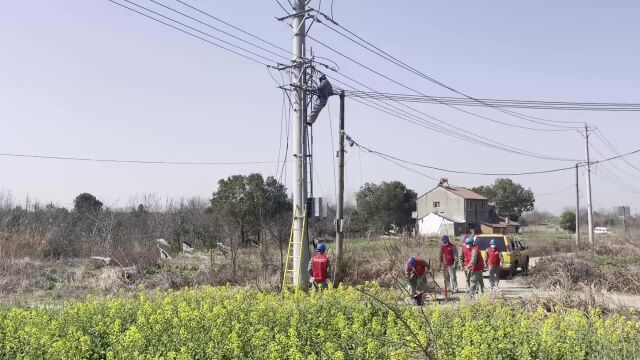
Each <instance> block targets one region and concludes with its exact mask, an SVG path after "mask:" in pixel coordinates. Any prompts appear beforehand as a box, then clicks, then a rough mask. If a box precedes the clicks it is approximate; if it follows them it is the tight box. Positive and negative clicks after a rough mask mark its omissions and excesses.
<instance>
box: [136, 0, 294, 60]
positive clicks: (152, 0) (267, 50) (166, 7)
mask: <svg viewBox="0 0 640 360" xmlns="http://www.w3.org/2000/svg"><path fill="white" fill-rule="evenodd" d="M124 1H127V2H130V1H129V0H124ZM149 1H151V2H152V3H154V4H157V5H159V6H162V7H163V8H165V9H167V10H170V11H172V12H174V13H176V14H180V15H182V16H184V17H186V18H188V19H191V20H193V21H195V22H198V23H200V24H202V25H204V26H206V27H208V28H211V29H213V30H216V31H218V32H221V33H223V34H225V35H227V36H230V37H232V38H234V39H236V40H240V41H242V42H243V43H245V44H248V45H251V46H254V47H256V48H258V49H260V50H262V51H265V52H268V53H269V54H272V55H275V56H278V57H280V58H283V59H285V60H287V61H288V60H289V59H288V58H287V57H285V56H283V55H281V54H278V53H276V52H274V51H271V50H269V49H265V48H264V47H262V46H260V45H256V44H254V43H252V42H251V41H247V40H245V39H243V38H241V37H238V36H236V35H233V34H231V33H229V32H227V31H224V30H221V29H219V28H217V27H215V26H213V25H211V24H208V23H206V22H204V21H201V20H198V19H196V18H194V17H193V16H190V15H188V14H185V13H183V12H181V11H178V10H176V9H174V8H172V7H170V6H167V5H165V4H162V3H160V2H158V1H156V0H149ZM176 1H177V0H176ZM262 41H265V40H262ZM267 43H268V44H270V43H269V42H267ZM282 50H284V49H282ZM287 53H288V54H290V52H288V51H287Z"/></svg>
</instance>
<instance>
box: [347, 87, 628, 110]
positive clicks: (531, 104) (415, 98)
mask: <svg viewBox="0 0 640 360" xmlns="http://www.w3.org/2000/svg"><path fill="white" fill-rule="evenodd" d="M382 94H383V95H384V96H381V95H379V94H378V93H376V92H365V91H348V92H347V95H348V96H350V97H360V98H368V99H378V100H386V99H393V100H397V101H403V102H414V103H423V104H443V103H446V104H456V105H460V106H476V107H477V106H484V105H482V104H479V103H477V102H475V101H471V100H468V99H466V98H462V97H449V96H433V95H427V96H422V95H411V94H397V93H382ZM480 100H482V102H483V103H490V104H492V106H495V107H510V108H526V109H538V110H579V111H640V104H637V103H586V102H562V101H541V100H513V99H486V98H482V99H480Z"/></svg>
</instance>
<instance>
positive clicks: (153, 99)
mask: <svg viewBox="0 0 640 360" xmlns="http://www.w3.org/2000/svg"><path fill="white" fill-rule="evenodd" d="M135 1H136V2H138V3H139V4H141V5H144V6H147V7H153V9H157V10H158V11H160V10H159V9H161V8H160V7H158V6H157V5H154V4H153V3H151V2H150V1H148V0H135ZM157 1H159V2H162V3H165V4H167V5H169V6H171V7H175V8H176V9H180V10H181V11H190V12H189V14H191V15H192V16H194V17H197V18H198V19H200V20H201V21H203V22H211V24H213V25H215V26H220V27H221V28H224V29H225V30H228V31H232V30H231V29H229V28H226V27H224V26H223V25H221V24H219V23H215V22H212V20H211V19H209V18H207V17H205V16H203V15H201V14H200V15H197V14H196V13H195V12H193V11H192V10H189V9H188V8H186V7H184V6H182V5H181V4H179V3H178V2H176V1H170V0H157ZM185 1H186V2H188V3H189V4H192V5H193V6H196V7H198V8H200V9H202V10H204V11H207V12H209V13H211V14H213V15H215V16H216V17H219V18H220V19H223V20H225V21H227V22H229V23H232V24H234V25H236V26H238V27H241V28H242V29H244V30H246V31H248V32H251V33H253V34H256V35H258V36H260V37H261V38H263V39H266V40H268V41H270V42H272V43H274V44H276V45H278V46H280V47H283V48H286V49H290V48H291V43H292V33H291V29H290V27H289V26H288V25H287V24H286V22H279V21H277V20H276V19H275V17H278V16H283V15H284V11H283V10H282V9H281V8H280V7H279V6H278V4H277V3H276V1H275V0H273V1H270V0H261V1H256V0H253V1H252V0H249V1H243V2H240V1H221V0H215V1H213V0H212V1H195V0H193V1H192V0H185ZM121 2H125V0H122V1H121ZM281 2H282V3H283V4H286V3H287V2H286V1H281ZM331 2H332V1H330V0H324V1H322V2H321V3H320V2H319V0H311V4H310V6H312V7H314V8H316V9H317V8H320V9H321V10H322V11H323V12H327V13H330V12H331ZM3 5H4V6H3V10H2V11H1V12H0V44H2V54H3V55H2V56H0V69H2V71H0V133H2V135H3V136H2V141H1V142H0V153H3V154H7V153H11V154H30V155H46V156H61V157H86V158H99V159H126V160H149V161H184V162H252V161H259V162H263V161H264V162H269V163H265V164H250V165H209V166H196V165H160V164H114V163H94V162H78V161H64V160H52V159H32V158H21V157H8V156H0V169H1V170H0V192H2V193H3V194H5V195H6V194H11V196H12V197H13V199H14V200H15V201H16V202H24V201H25V199H26V198H27V197H28V198H29V199H30V201H40V202H42V203H48V202H54V203H56V204H58V205H60V206H72V202H73V198H74V197H75V196H76V195H78V194H79V193H82V192H90V193H92V194H94V195H96V196H97V197H98V198H99V199H101V200H102V201H103V202H104V203H105V204H107V205H108V206H113V207H122V206H127V205H129V204H131V203H133V202H136V201H138V199H140V198H142V197H143V196H144V195H145V194H155V195H156V196H159V197H162V198H170V199H180V198H190V197H194V196H195V197H201V198H209V197H211V194H212V192H214V191H215V190H216V186H217V182H218V180H219V179H221V178H226V177H228V176H231V175H234V174H249V173H252V172H260V173H262V174H263V175H265V176H278V177H280V176H281V177H282V180H283V181H285V183H286V185H287V186H288V187H291V180H292V179H291V173H292V170H291V167H292V164H287V165H286V167H285V168H286V172H285V174H282V173H281V172H279V171H278V169H279V168H280V167H281V166H280V165H279V164H277V163H275V162H277V161H282V160H283V158H284V149H285V148H286V139H285V138H286V131H282V129H283V125H282V124H283V94H282V91H281V90H279V89H278V88H277V87H278V86H279V84H278V83H280V82H282V80H281V77H280V75H279V74H278V73H277V72H276V71H275V70H272V71H271V74H270V73H269V72H268V70H267V69H266V67H265V66H263V65H259V64H256V63H254V62H251V61H248V60H246V59H244V58H242V57H239V56H238V55H236V54H232V53H230V52H227V51H225V50H223V49H220V48H218V47H215V46H212V45H210V44H208V43H205V42H203V41H201V40H198V39H195V38H193V37H190V36H188V35H185V34H184V33H181V32H178V31H176V30H174V29H171V28H168V27H166V26H165V25H162V24H159V23H157V22H154V21H151V20H149V19H147V18H144V17H142V16H140V15H138V14H135V13H133V12H131V11H128V10H126V9H124V8H122V7H119V6H117V5H114V4H113V3H112V2H109V1H106V0H95V1H84V0H60V1H44V0H33V1H18V0H8V1H5V2H4V3H3ZM129 6H132V5H129ZM332 7H333V17H334V19H335V20H336V21H337V22H339V23H340V24H341V25H343V26H344V27H346V28H348V29H350V30H351V31H353V32H354V33H357V34H358V35H360V36H362V37H363V38H365V39H367V40H369V41H370V42H372V43H374V44H375V45H377V46H379V47H380V48H382V49H383V50H385V51H386V52H388V53H390V54H392V55H394V56H395V57H397V58H399V59H401V60H402V61H404V62H406V63H408V64H410V65H411V66H413V67H415V68H417V69H419V70H420V71H422V72H423V73H426V74H428V75H429V76H431V77H433V78H436V79H438V80H439V81H441V82H443V83H445V84H447V85H449V86H451V87H454V88H456V89H458V90H461V91H463V92H465V93H466V94H469V95H472V96H475V97H484V98H513V99H532V100H554V101H594V102H595V101H598V102H640V99H639V98H638V94H639V93H640V92H639V91H638V90H640V89H639V87H640V85H639V84H640V71H639V70H638V65H637V64H640V51H639V50H638V47H637V46H636V45H637V44H638V43H640V22H638V21H637V14H638V13H640V3H638V2H637V1H631V0H625V1H617V2H602V1H595V0H590V1H578V0H570V1H551V0H539V1H500V2H498V1H489V2H486V1H485V2H477V1H473V2H472V1H467V2H450V1H440V2H426V1H402V2H398V1H374V0H368V1H365V0H350V1H344V0H334V1H333V6H332ZM163 13H164V14H167V15H169V14H170V13H169V12H168V11H167V10H163ZM172 16H175V17H178V16H177V15H175V14H173V15H172ZM194 26H197V28H198V29H201V30H202V31H208V32H211V33H214V31H213V30H211V29H209V28H207V27H205V26H204V25H201V24H198V25H194ZM234 34H238V33H235V32H234ZM309 34H310V35H311V36H313V37H314V38H316V39H317V40H320V41H321V42H323V43H326V44H328V45H330V46H331V47H332V48H334V49H335V50H337V51H338V53H336V52H333V51H331V50H330V49H328V48H326V47H324V46H322V45H321V44H319V43H317V42H315V41H313V40H311V39H309V40H308V43H307V48H308V50H309V51H311V50H313V53H314V55H316V56H318V59H320V57H323V58H327V60H322V61H325V62H329V61H332V62H335V63H336V64H337V65H338V66H339V68H340V72H341V73H344V74H348V75H349V76H351V77H353V78H355V79H357V80H359V81H361V82H362V83H364V84H365V85H367V86H370V87H372V88H375V89H376V90H378V91H383V92H395V93H411V91H409V90H407V89H406V88H403V87H401V86H399V85H397V84H395V83H393V82H390V81H388V80H386V79H384V78H382V77H380V76H379V75H376V74H374V73H372V72H370V71H368V70H366V69H364V68H362V67H360V66H359V65H356V64H355V63H353V62H351V61H350V60H348V59H347V58H345V57H343V56H342V55H347V56H348V57H350V58H352V59H354V60H357V61H359V62H362V63H363V64H365V65H367V66H369V67H371V68H373V69H375V70H376V71H378V72H380V73H382V74H385V75H386V76H388V77H391V78H393V79H394V80H396V81H397V82H400V83H402V84H406V86H408V87H411V88H412V89H416V90H418V91H420V92H422V93H425V94H428V95H440V96H454V95H455V94H453V93H451V92H450V91H448V90H446V89H444V88H441V87H438V86H436V85H434V84H432V83H430V82H428V81H426V80H424V79H422V78H420V77H418V76H415V75H414V74H411V73H409V72H407V71H405V70H403V69H401V68H399V67H396V66H395V65H393V64H391V63H389V62H387V61H385V60H383V59H381V58H378V57H376V56H374V55H372V54H371V53H369V52H367V51H366V50H364V49H362V48H359V47H358V46H357V45H355V44H353V43H351V42H348V41H346V40H345V39H344V38H341V37H340V36H339V35H337V34H336V33H333V32H332V31H330V30H329V29H328V28H327V27H325V26H324V25H321V24H315V25H313V27H312V28H311V29H310V31H309ZM238 35H242V34H238ZM219 36H220V37H221V38H222V37H224V35H219ZM224 38H225V39H228V38H226V37H224ZM229 41H232V42H234V43H238V42H237V41H235V40H233V39H229ZM253 41H255V40H253ZM262 45H264V44H262ZM254 50H256V49H254ZM257 51H260V50H257ZM261 53H262V52H261ZM266 55H268V57H270V58H275V59H276V60H277V58H276V57H275V56H271V55H270V54H266ZM285 57H286V54H285ZM280 61H284V60H280ZM327 75H328V76H329V78H330V79H331V80H333V78H332V75H333V74H332V73H331V72H327ZM272 76H273V77H272ZM334 84H335V82H334ZM410 106H412V107H415V108H416V109H418V110H419V111H421V112H423V113H425V114H428V115H429V116H433V117H436V118H437V119H439V120H441V121H443V122H444V123H446V124H450V125H453V126H457V127H459V128H461V129H464V130H465V131H466V132H467V133H468V134H469V135H470V136H472V137H474V138H475V137H484V138H488V139H490V140H491V141H493V142H495V143H496V144H500V145H508V146H514V147H518V148H521V149H525V150H527V151H529V152H535V153H539V154H545V155H549V156H553V157H563V158H569V159H580V160H582V161H583V160H584V158H585V141H584V138H583V136H582V135H581V134H580V133H578V131H574V130H571V131H562V132H548V131H544V132H543V131H533V130H526V129H520V128H515V127H510V126H505V125H500V124H497V123H494V122H490V121H487V120H484V119H480V118H478V117H474V116H470V115H468V114H466V113H463V112H460V111H457V110H455V109H451V108H447V107H444V106H442V105H428V104H410ZM466 110H468V111H472V112H474V113H476V114H479V115H482V116H485V117H490V118H492V119H495V120H499V121H503V122H508V123H511V124H516V125H520V126H529V127H542V126H540V125H539V124H535V123H532V122H528V121H524V120H522V119H518V118H515V117H511V116H508V115H506V114H504V113H501V112H498V111H496V110H495V109H487V108H485V109H482V108H477V107H474V108H466ZM522 112H523V113H526V114H527V115H531V116H536V117H541V118H545V119H552V120H557V121H579V122H587V123H588V124H589V125H590V126H594V127H597V129H598V131H599V132H600V133H601V134H603V135H604V136H605V137H606V138H607V139H608V140H609V141H610V142H611V143H612V144H613V146H614V147H615V148H616V149H617V151H619V152H620V153H625V152H629V151H632V150H636V149H638V148H640V141H638V140H637V138H638V135H637V134H638V133H639V132H640V122H639V120H640V114H639V113H595V112H579V111H531V110H522ZM285 113H286V111H285ZM337 120H338V99H337V97H333V98H331V99H330V101H329V106H328V107H327V108H325V110H324V111H323V113H322V114H321V116H320V119H319V120H318V122H317V123H316V125H314V163H315V171H314V184H315V189H314V192H315V195H316V196H323V197H326V198H328V199H329V201H330V202H331V201H333V199H335V186H334V184H335V183H334V160H335V158H334V155H335V144H337V138H336V131H337V130H336V129H337ZM285 123H286V121H285ZM345 123H346V131H347V133H349V134H350V135H351V136H352V137H353V138H354V139H355V140H356V141H358V142H359V143H361V144H363V145H365V146H367V147H370V148H373V149H375V150H378V151H381V152H383V153H386V154H389V155H393V156H396V157H399V158H402V159H406V160H409V161H412V162H416V163H420V164H425V165H430V166H435V167H441V168H447V169H455V170H468V171H472V172H492V173H494V172H499V173H504V172H509V173H511V172H523V171H536V170H545V169H551V168H560V167H567V166H573V165H574V164H575V161H556V160H546V159H535V158H531V157H526V156H522V155H518V154H513V153H508V152H504V151H500V150H495V149H490V148H486V147H483V146H481V145H478V144H477V143H473V142H465V141H462V140H458V139H455V138H452V137H449V136H447V135H444V134H441V133H437V132H434V131H432V130H429V129H426V128H424V127H419V126H416V125H414V124H411V123H408V122H405V121H403V120H400V119H398V118H395V117H393V116H389V115H388V114H384V113H382V112H379V111H375V110H373V109H370V108H368V107H365V106H363V105H361V104H359V103H357V102H355V101H353V100H351V99H349V98H347V101H346V111H345ZM284 128H286V126H285V127H284ZM546 128H547V129H549V127H546ZM332 130H333V132H331V131H332ZM281 133H284V136H283V135H281ZM332 139H333V142H334V144H333V145H332ZM591 143H592V145H593V146H592V147H591V155H592V159H594V160H597V159H602V158H606V157H610V156H613V153H612V151H611V150H609V149H608V148H607V147H606V146H605V145H604V144H603V143H602V142H601V141H600V140H599V138H597V137H592V138H591ZM291 150H292V148H291V147H289V154H288V157H287V160H290V159H291ZM279 152H280V156H279ZM346 159H347V160H346V161H347V162H346V170H345V171H346V192H347V199H353V194H354V193H355V192H356V191H357V190H358V188H359V187H360V186H361V185H362V184H364V183H366V182H374V183H379V182H381V181H391V180H399V181H402V182H403V183H405V184H406V185H407V186H408V187H409V188H411V189H414V190H415V191H416V192H417V193H418V194H422V193H424V192H426V191H428V190H430V189H431V188H433V187H434V186H435V185H436V183H437V182H436V181H435V180H433V179H430V178H427V177H425V176H423V175H421V174H418V173H416V172H412V171H409V170H407V169H405V168H402V167H399V166H397V165H395V164H393V163H390V162H388V161H386V160H383V159H380V158H378V157H376V156H374V155H372V154H369V153H367V152H364V151H359V150H358V149H357V148H355V147H354V148H349V149H348V153H347V155H346ZM628 161H629V162H631V163H632V164H633V165H635V166H637V167H640V155H636V156H630V157H628ZM414 170H418V171H420V172H422V173H423V174H426V175H428V176H430V177H433V178H441V177H447V178H448V179H449V182H450V183H451V184H454V185H458V186H465V187H473V186H477V185H486V184H490V183H492V182H493V181H494V180H495V178H496V177H495V176H477V175H460V174H453V173H445V172H440V171H436V170H430V169H419V168H414ZM639 177H640V171H639V170H637V169H635V168H633V167H631V166H630V165H628V164H627V163H625V162H623V161H620V160H618V161H613V162H610V163H607V164H604V163H603V164H598V165H595V166H594V167H593V171H592V183H593V190H592V193H593V206H594V209H595V210H598V209H610V208H612V207H614V206H618V205H628V206H631V208H632V213H637V212H638V209H640V184H638V181H637V180H638V178H639ZM512 178H513V179H514V180H515V181H517V182H519V183H520V184H522V185H523V186H524V187H526V188H530V189H532V190H533V191H534V193H535V194H536V195H537V196H536V208H537V209H539V210H546V211H552V212H555V213H559V212H560V211H562V210H563V209H565V208H570V207H574V206H575V188H574V183H575V172H574V171H564V172H556V173H551V174H545V175H529V176H517V177H512ZM585 178H586V177H585V175H584V171H583V170H581V172H580V187H581V189H582V190H581V194H580V201H581V202H582V204H586V193H585V189H586V188H585V185H586V182H585Z"/></svg>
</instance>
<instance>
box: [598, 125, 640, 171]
mask: <svg viewBox="0 0 640 360" xmlns="http://www.w3.org/2000/svg"><path fill="white" fill-rule="evenodd" d="M594 133H595V135H596V137H597V138H598V140H600V142H602V143H603V144H604V146H606V147H607V148H609V150H611V152H612V153H614V154H615V155H620V152H619V151H618V149H616V148H615V146H613V144H612V143H611V142H610V141H609V140H608V139H607V137H606V136H605V135H604V133H603V132H602V130H600V129H598V128H596V129H595V131H594ZM622 160H623V161H624V162H625V163H626V164H627V165H629V166H630V167H632V168H633V169H635V170H637V171H640V168H639V167H637V166H636V165H634V164H633V163H631V162H630V161H629V160H627V159H625V158H622Z"/></svg>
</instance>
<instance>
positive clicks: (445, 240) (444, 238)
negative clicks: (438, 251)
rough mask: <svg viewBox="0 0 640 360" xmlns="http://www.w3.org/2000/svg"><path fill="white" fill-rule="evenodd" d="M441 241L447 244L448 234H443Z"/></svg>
mask: <svg viewBox="0 0 640 360" xmlns="http://www.w3.org/2000/svg"><path fill="white" fill-rule="evenodd" d="M442 242H443V243H445V244H448V243H449V236H448V235H443V236H442Z"/></svg>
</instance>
